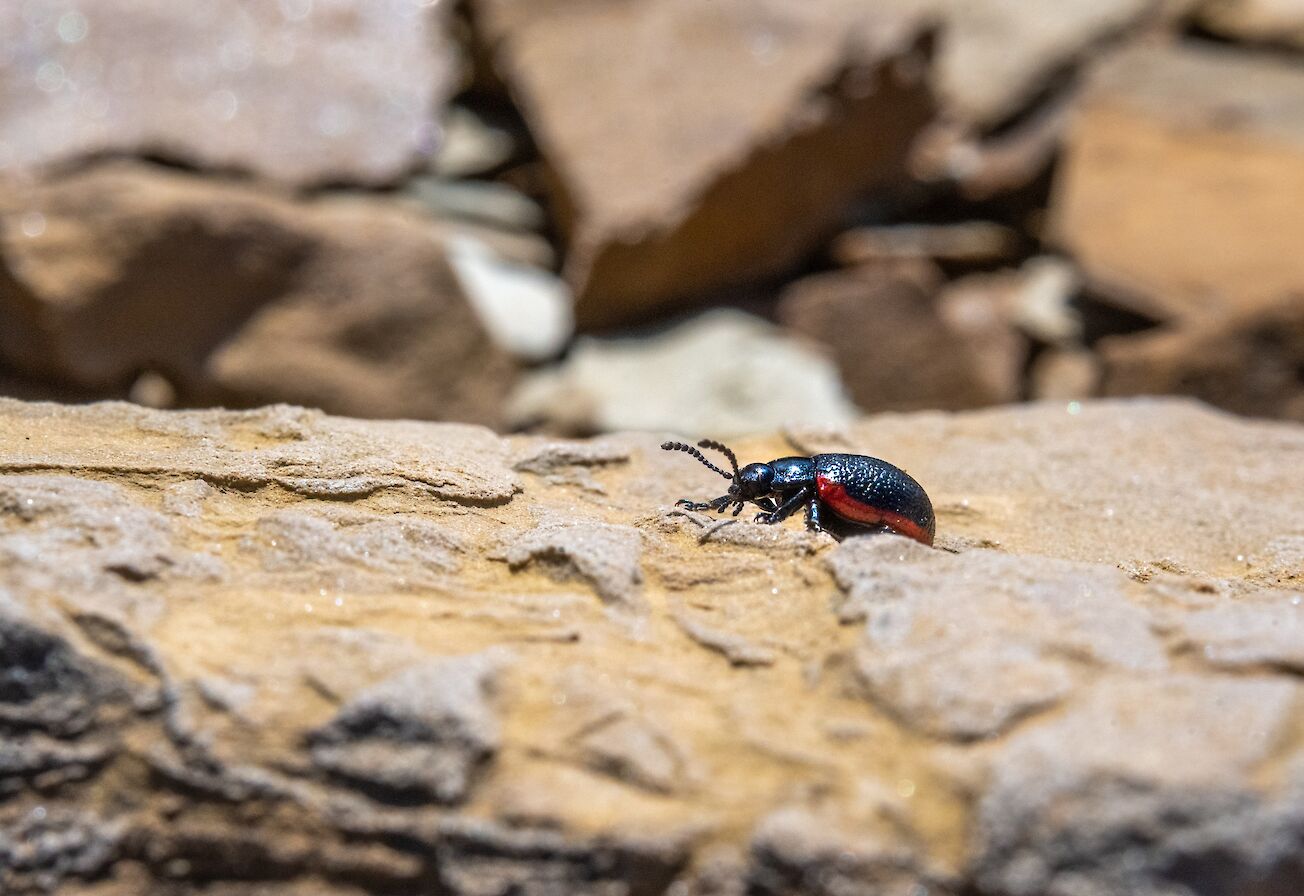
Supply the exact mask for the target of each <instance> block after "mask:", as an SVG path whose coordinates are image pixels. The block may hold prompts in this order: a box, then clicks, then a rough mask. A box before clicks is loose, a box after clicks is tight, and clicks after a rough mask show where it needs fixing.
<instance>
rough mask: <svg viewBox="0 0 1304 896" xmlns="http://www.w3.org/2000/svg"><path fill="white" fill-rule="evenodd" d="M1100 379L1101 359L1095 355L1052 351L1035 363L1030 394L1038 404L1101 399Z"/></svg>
mask: <svg viewBox="0 0 1304 896" xmlns="http://www.w3.org/2000/svg"><path fill="white" fill-rule="evenodd" d="M1100 378H1101V373H1100V358H1099V357H1097V355H1096V353H1095V352H1092V351H1088V350H1087V349H1073V348H1064V349H1061V348H1052V349H1048V350H1046V351H1044V352H1042V353H1041V354H1039V355H1038V356H1037V358H1036V360H1035V361H1033V362H1032V369H1031V370H1030V371H1029V372H1028V379H1029V384H1028V390H1029V392H1030V393H1031V397H1032V398H1034V399H1036V400H1038V401H1070V400H1073V399H1079V398H1088V397H1090V396H1092V395H1098V394H1099V392H1100Z"/></svg>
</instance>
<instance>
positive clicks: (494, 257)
mask: <svg viewBox="0 0 1304 896" xmlns="http://www.w3.org/2000/svg"><path fill="white" fill-rule="evenodd" d="M448 260H449V263H450V264H451V265H452V266H453V273H454V274H456V275H457V280H458V282H459V283H460V284H461V285H462V291H463V292H465V293H466V297H467V300H468V301H469V302H470V303H471V307H472V308H474V309H475V311H476V313H477V314H478V315H479V316H480V320H481V321H482V322H483V323H484V326H485V329H486V330H488V331H489V336H490V338H491V339H493V340H494V341H495V342H497V343H498V344H499V345H500V346H501V347H502V348H503V349H505V350H506V351H509V352H511V353H512V354H514V355H516V356H517V357H519V358H522V359H524V360H527V361H542V360H546V359H548V358H552V357H555V356H556V355H557V354H558V353H559V352H560V351H561V349H562V347H563V346H565V345H566V342H567V340H569V339H570V337H571V332H572V331H573V330H574V328H575V316H574V313H573V310H572V299H571V294H570V290H569V288H567V286H566V284H565V283H563V282H562V281H561V280H560V279H558V278H557V277H554V276H553V275H552V274H550V273H548V272H547V271H544V270H540V269H539V268H534V267H530V266H528V265H523V264H516V263H514V262H511V261H509V260H507V259H505V258H503V257H502V256H500V255H499V254H498V253H496V252H494V250H493V249H490V248H489V247H488V246H486V245H485V244H484V243H482V242H480V241H479V240H476V239H473V238H472V237H468V236H454V237H452V238H451V239H450V240H449V245H448Z"/></svg>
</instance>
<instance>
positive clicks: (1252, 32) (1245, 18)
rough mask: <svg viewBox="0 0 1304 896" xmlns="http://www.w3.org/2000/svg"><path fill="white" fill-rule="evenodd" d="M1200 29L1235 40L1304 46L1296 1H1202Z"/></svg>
mask: <svg viewBox="0 0 1304 896" xmlns="http://www.w3.org/2000/svg"><path fill="white" fill-rule="evenodd" d="M1197 12H1198V19H1199V22H1200V24H1201V25H1203V26H1204V27H1205V28H1208V29H1209V30H1210V31H1212V32H1214V33H1215V34H1219V35H1223V36H1225V37H1230V38H1233V39H1235V40H1250V41H1262V42H1265V43H1272V44H1286V45H1289V46H1292V47H1301V46H1304V5H1301V4H1300V2H1299V0H1204V2H1203V3H1201V4H1200V5H1199V8H1198V10H1197Z"/></svg>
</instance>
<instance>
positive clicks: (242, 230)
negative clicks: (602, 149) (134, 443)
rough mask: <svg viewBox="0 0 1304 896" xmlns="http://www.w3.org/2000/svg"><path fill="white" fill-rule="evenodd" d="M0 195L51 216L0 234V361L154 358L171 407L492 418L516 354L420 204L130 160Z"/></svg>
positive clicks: (124, 380)
mask: <svg viewBox="0 0 1304 896" xmlns="http://www.w3.org/2000/svg"><path fill="white" fill-rule="evenodd" d="M0 202H3V205H4V211H5V215H6V216H5V220H7V221H11V222H12V221H13V220H15V218H16V217H19V216H20V215H21V210H22V209H28V208H40V209H41V210H42V211H41V212H39V214H40V215H41V217H42V219H43V221H44V222H45V223H44V225H43V227H44V229H43V231H42V233H41V234H40V235H39V236H36V237H29V236H25V235H23V234H22V233H21V232H16V231H14V230H12V229H9V228H6V229H5V230H4V231H3V233H2V234H0V253H3V257H4V260H5V264H6V266H7V270H8V272H9V275H8V276H6V277H0V357H3V358H5V359H6V360H7V361H8V362H9V363H10V364H12V365H13V366H14V367H15V368H18V369H21V370H23V371H25V372H26V373H28V374H29V375H31V376H44V377H47V378H49V379H52V380H54V381H56V382H62V383H65V384H69V385H72V386H76V387H80V388H85V389H91V390H98V391H99V392H100V394H104V393H106V392H107V393H109V394H123V393H125V392H126V390H127V388H128V387H129V386H131V385H132V384H133V383H139V381H140V378H141V377H142V376H143V375H145V374H144V373H142V372H154V373H157V374H159V375H163V376H165V378H166V380H167V383H168V385H169V386H170V387H171V389H172V393H173V400H175V401H177V402H179V403H182V404H199V403H216V402H221V403H225V404H246V405H247V404H254V403H262V402H268V401H277V400H293V401H296V402H299V403H302V404H312V405H317V406H320V407H325V408H328V409H332V410H336V411H342V410H347V411H349V412H352V413H354V414H359V415H364V416H380V417H451V418H457V419H463V420H468V421H479V422H496V421H497V420H498V419H500V413H501V407H502V401H503V397H504V393H505V391H506V389H507V388H508V387H509V386H510V384H511V382H512V380H513V379H514V375H515V364H514V362H513V361H512V360H511V358H510V357H508V356H507V355H506V353H505V352H503V351H502V350H500V349H498V348H497V347H496V346H495V345H494V344H493V342H492V341H491V340H490V338H489V336H488V334H487V333H486V331H485V329H484V327H483V325H482V324H481V323H480V321H479V320H478V318H477V316H476V313H475V312H474V311H473V309H472V307H471V306H470V304H469V303H468V301H467V300H466V299H465V298H464V296H463V294H462V291H461V287H460V286H459V284H458V282H457V280H456V278H455V276H454V274H453V271H452V269H451V267H450V265H449V262H448V260H447V258H446V249H445V245H444V243H443V240H444V238H445V237H446V232H445V231H444V230H443V229H441V227H440V226H439V225H436V224H433V223H431V222H429V221H427V220H425V219H423V218H421V217H419V216H417V215H415V214H412V213H409V212H406V211H404V210H402V209H396V208H393V207H391V206H390V205H389V204H387V203H384V202H380V201H372V200H330V201H319V202H313V203H295V202H292V201H290V200H289V199H288V198H286V197H281V196H277V195H276V194H275V193H274V192H273V193H269V191H267V190H262V189H255V188H252V187H248V186H242V185H236V184H232V183H221V182H212V181H208V180H206V179H202V178H198V177H193V176H189V175H181V174H176V173H170V172H164V171H163V170H161V169H156V168H149V167H145V166H140V165H128V164H112V165H106V166H101V167H97V168H94V169H90V170H87V171H84V172H81V173H79V174H76V175H72V176H69V177H67V178H62V179H59V180H56V181H54V182H51V183H49V184H45V185H38V186H36V187H33V188H31V189H30V190H28V191H21V192H19V193H17V194H14V195H10V196H8V197H6V200H0ZM137 391H138V397H140V398H142V400H145V399H146V398H147V396H146V395H145V394H144V393H141V392H140V390H137ZM156 391H157V390H156Z"/></svg>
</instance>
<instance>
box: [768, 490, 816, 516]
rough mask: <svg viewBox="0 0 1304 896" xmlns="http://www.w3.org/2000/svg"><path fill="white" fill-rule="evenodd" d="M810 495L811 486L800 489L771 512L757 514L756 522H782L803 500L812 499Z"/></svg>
mask: <svg viewBox="0 0 1304 896" xmlns="http://www.w3.org/2000/svg"><path fill="white" fill-rule="evenodd" d="M810 497H811V493H810V488H809V487H805V488H802V489H799V490H798V491H797V493H796V494H795V495H793V496H792V497H791V498H789V499H788V500H786V501H784V502H783V504H782V505H781V506H779V507H778V508H777V509H775V510H771V511H770V512H769V513H758V514H756V522H758V523H769V524H774V523H778V522H782V521H783V520H786V519H787V518H788V517H790V516H792V514H793V512H794V511H796V509H797V508H798V507H800V506H801V505H802V502H803V501H808V500H810Z"/></svg>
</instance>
